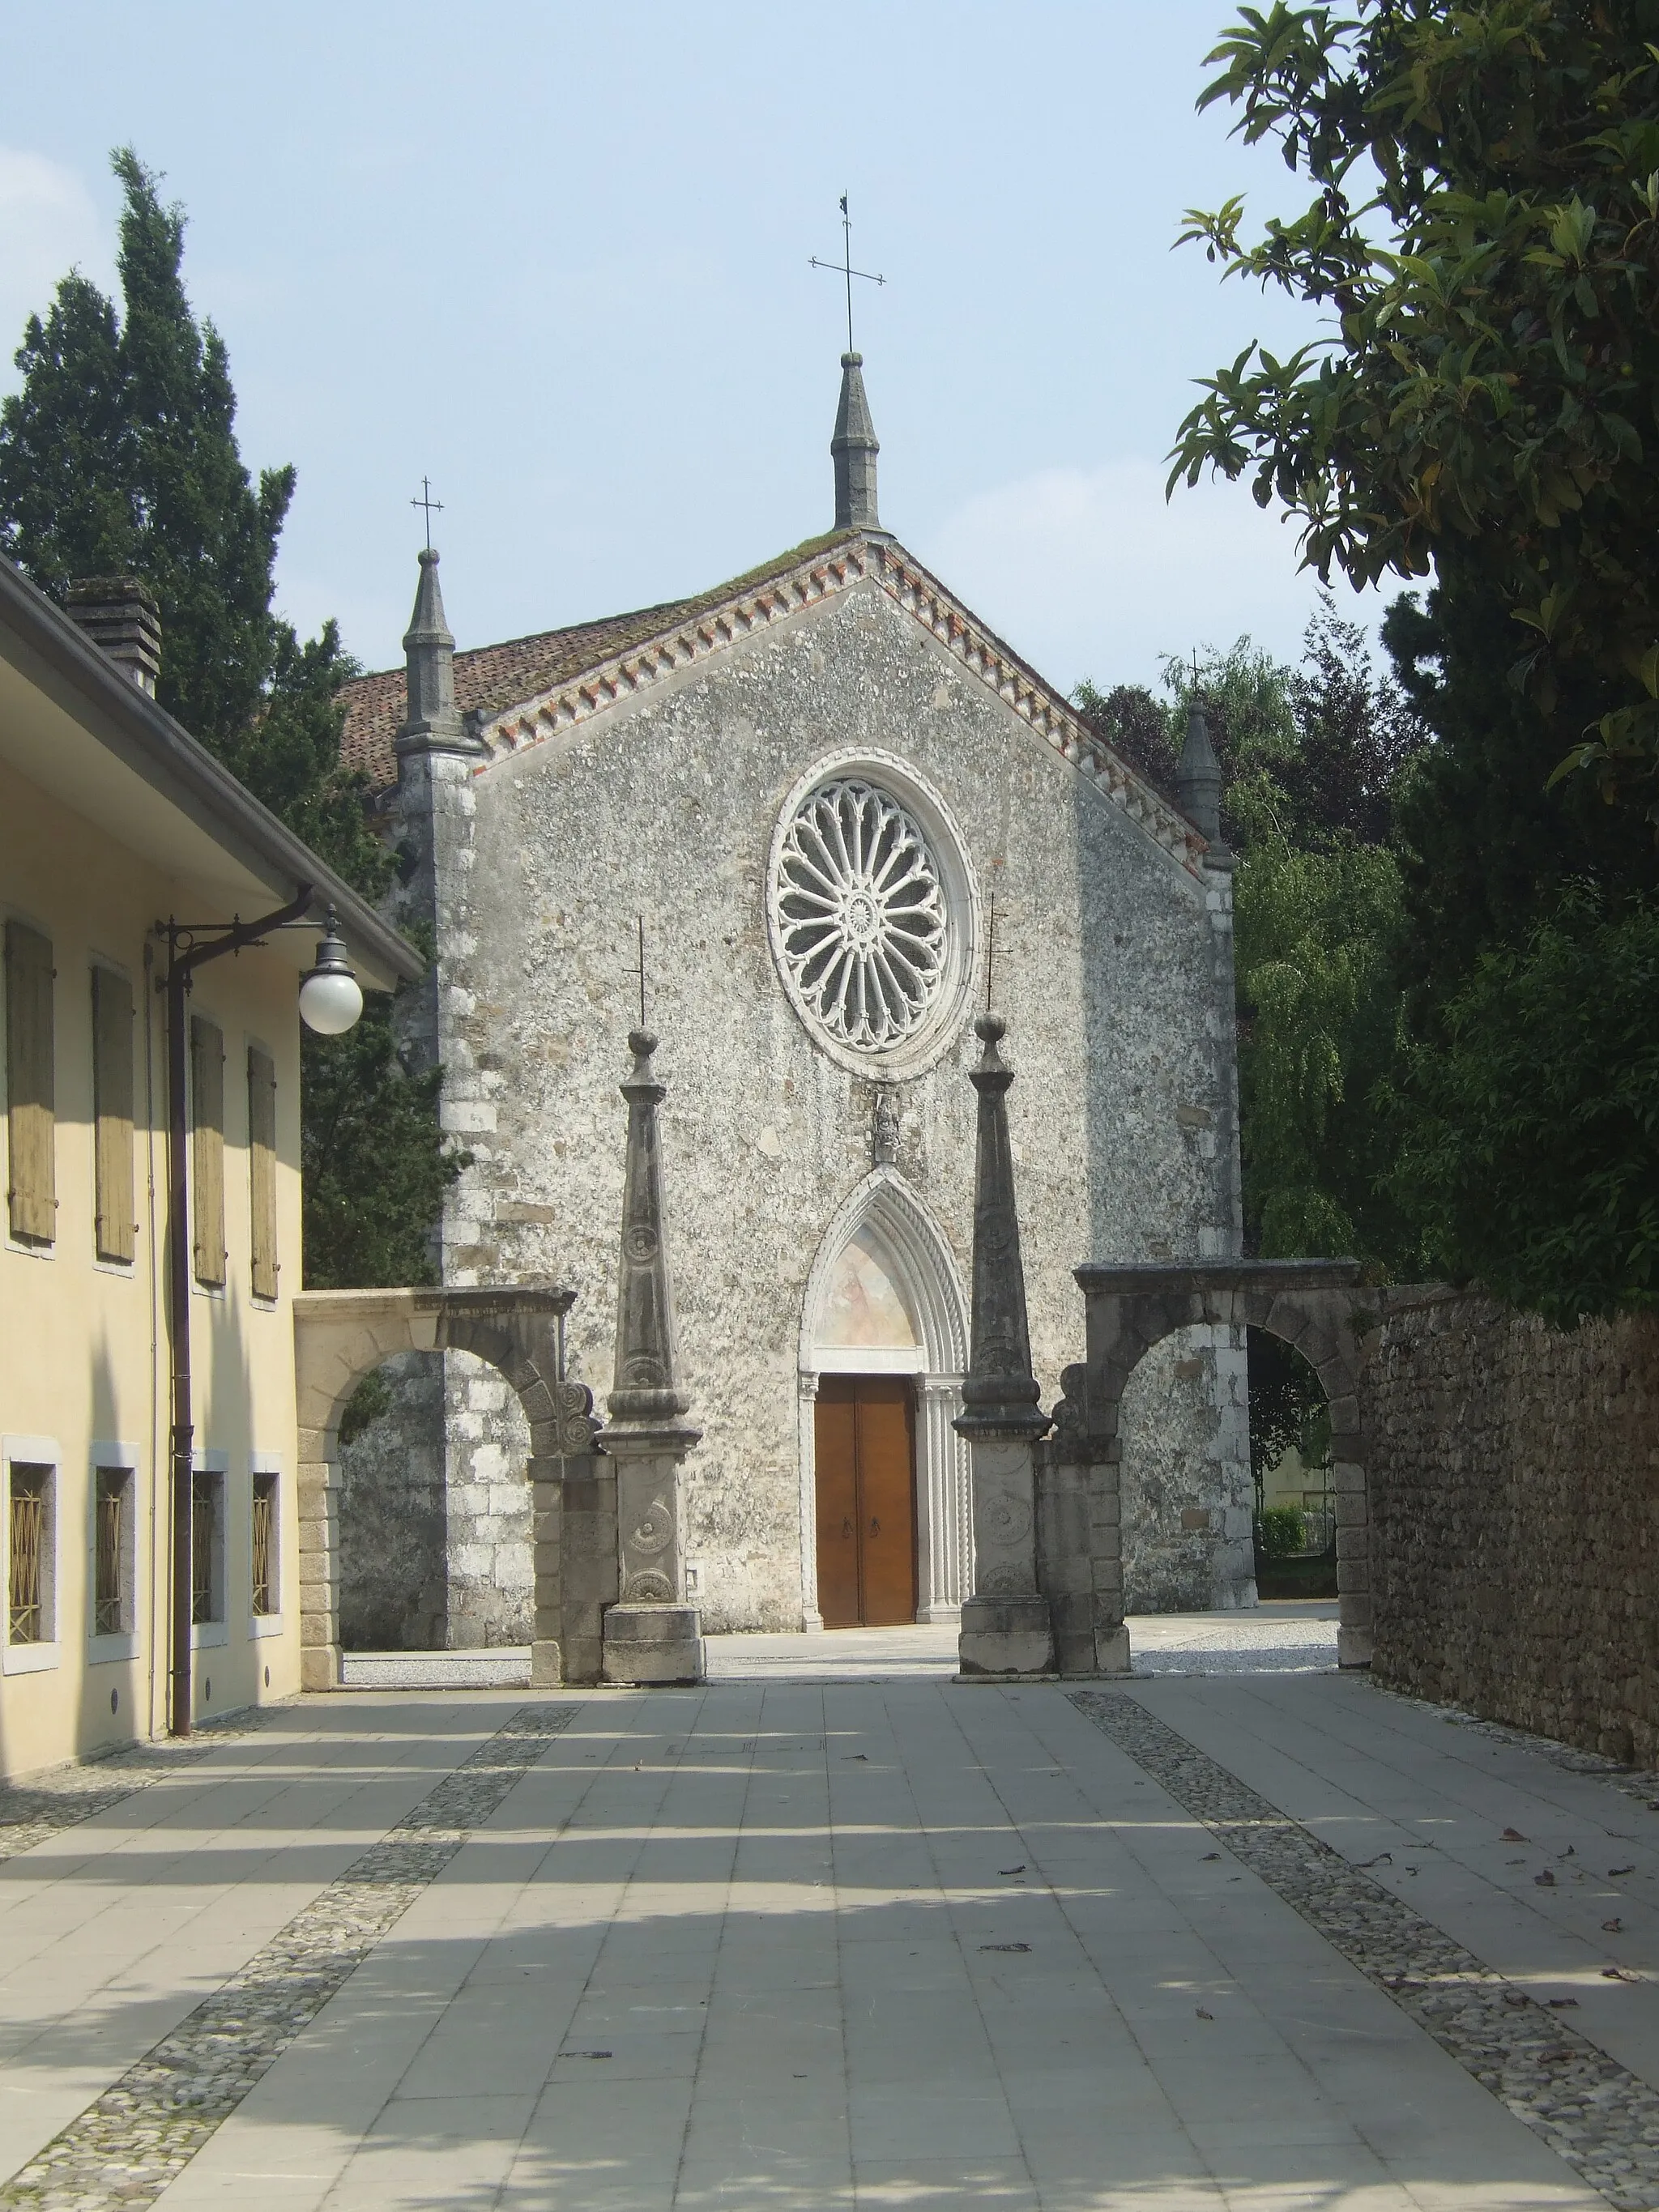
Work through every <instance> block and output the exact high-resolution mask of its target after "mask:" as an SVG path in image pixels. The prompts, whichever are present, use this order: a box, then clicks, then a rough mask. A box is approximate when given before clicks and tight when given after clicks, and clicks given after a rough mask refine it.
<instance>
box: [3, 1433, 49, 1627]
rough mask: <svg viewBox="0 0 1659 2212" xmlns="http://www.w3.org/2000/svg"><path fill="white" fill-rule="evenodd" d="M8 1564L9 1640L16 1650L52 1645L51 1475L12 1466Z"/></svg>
mask: <svg viewBox="0 0 1659 2212" xmlns="http://www.w3.org/2000/svg"><path fill="white" fill-rule="evenodd" d="M6 1511H7V1522H8V1526H7V1543H8V1556H9V1577H8V1584H9V1586H8V1589H7V1591H6V1634H7V1638H8V1639H9V1642H11V1643H13V1644H49V1643H50V1642H51V1641H52V1620H51V1609H52V1469H51V1468H49V1467H25V1466H22V1465H20V1464H19V1463H17V1462H13V1465H12V1469H11V1481H10V1486H9V1497H8V1498H7V1500H6Z"/></svg>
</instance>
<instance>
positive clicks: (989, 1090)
mask: <svg viewBox="0 0 1659 2212" xmlns="http://www.w3.org/2000/svg"><path fill="white" fill-rule="evenodd" d="M1006 1026H1007V1025H1006V1023H1004V1022H1003V1020H1002V1019H1001V1018H1000V1016H998V1015H996V1014H991V1013H987V1014H982V1015H981V1017H980V1018H979V1020H978V1021H976V1022H975V1024H974V1030H975V1034H976V1035H977V1036H978V1037H979V1038H980V1039H981V1042H982V1043H983V1045H984V1048H985V1049H984V1052H983V1054H981V1059H980V1063H979V1066H977V1067H976V1068H974V1069H973V1070H971V1071H970V1073H969V1078H968V1079H969V1082H970V1083H971V1084H972V1085H973V1086H974V1088H975V1091H978V1093H979V1144H978V1155H977V1159H976V1162H975V1186H974V1303H973V1346H972V1351H971V1353H970V1356H969V1370H968V1375H967V1378H966V1380H965V1381H964V1382H963V1386H962V1402H963V1412H962V1413H961V1414H960V1415H959V1416H958V1417H957V1424H956V1425H957V1433H958V1434H959V1435H961V1436H963V1437H966V1438H967V1440H968V1448H969V1460H970V1462H971V1466H972V1470H973V1501H974V1594H973V1595H972V1597H970V1598H969V1599H968V1601H966V1603H965V1604H964V1605H963V1608H962V1637H961V1641H960V1644H959V1646H958V1649H959V1650H960V1654H961V1668H962V1672H963V1675H964V1676H974V1675H991V1676H1006V1675H1031V1674H1053V1673H1054V1626H1053V1623H1052V1621H1051V1620H1050V1618H1049V1613H1048V1599H1047V1598H1046V1597H1044V1596H1043V1595H1042V1592H1041V1591H1040V1589H1038V1587H1037V1530H1036V1455H1035V1451H1034V1447H1035V1445H1036V1442H1037V1440H1038V1438H1039V1437H1042V1436H1045V1435H1046V1434H1047V1433H1048V1428H1049V1421H1048V1415H1047V1414H1046V1413H1042V1412H1041V1411H1040V1410H1039V1409H1038V1406H1037V1383H1036V1376H1034V1375H1033V1374H1032V1372H1031V1340H1030V1328H1029V1327H1028V1325H1027V1322H1026V1318H1025V1270H1024V1264H1023V1262H1022V1261H1021V1258H1020V1249H1019V1215H1018V1211H1017V1209H1016V1206H1015V1202H1014V1159H1013V1151H1012V1146H1010V1144H1009V1140H1008V1103H1007V1101H1008V1091H1009V1086H1010V1085H1012V1082H1013V1079H1014V1075H1013V1070H1012V1068H1011V1067H1009V1066H1007V1064H1006V1062H1005V1060H1003V1058H1002V1055H1001V1054H1000V1052H999V1051H998V1049H997V1047H998V1044H999V1043H1000V1041H1001V1039H1002V1036H1003V1035H1004V1033H1005V1031H1006Z"/></svg>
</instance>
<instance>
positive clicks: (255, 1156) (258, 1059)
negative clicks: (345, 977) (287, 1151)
mask: <svg viewBox="0 0 1659 2212" xmlns="http://www.w3.org/2000/svg"><path fill="white" fill-rule="evenodd" d="M247 1152H248V1176H249V1181H250V1184H251V1195H252V1231H253V1235H252V1280H253V1295H254V1297H256V1298H274V1297H276V1062H275V1061H274V1060H272V1059H271V1057H270V1054H269V1053H268V1052H261V1051H260V1050H259V1048H258V1046H257V1045H250V1046H249V1047H248V1053H247Z"/></svg>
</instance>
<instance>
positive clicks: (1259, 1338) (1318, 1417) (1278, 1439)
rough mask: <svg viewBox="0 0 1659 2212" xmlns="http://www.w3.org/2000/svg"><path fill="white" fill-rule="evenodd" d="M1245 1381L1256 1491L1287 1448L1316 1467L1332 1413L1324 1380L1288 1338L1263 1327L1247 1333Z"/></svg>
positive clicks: (1327, 1446)
mask: <svg viewBox="0 0 1659 2212" xmlns="http://www.w3.org/2000/svg"><path fill="white" fill-rule="evenodd" d="M1246 1345H1247V1347H1248V1349H1247V1352H1246V1357H1247V1358H1248V1359H1249V1383H1250V1474H1251V1476H1252V1477H1253V1479H1254V1480H1255V1493H1256V1496H1257V1497H1258V1498H1260V1497H1261V1486H1262V1484H1263V1483H1264V1482H1265V1481H1266V1480H1267V1477H1268V1476H1269V1475H1270V1474H1272V1473H1273V1469H1274V1468H1276V1467H1277V1466H1278V1465H1279V1462H1280V1460H1282V1459H1283V1458H1284V1456H1285V1453H1286V1452H1287V1451H1296V1452H1299V1453H1300V1454H1301V1455H1302V1462H1303V1464H1304V1467H1320V1466H1322V1465H1323V1464H1324V1462H1325V1460H1326V1458H1327V1456H1328V1454H1329V1451H1330V1445H1331V1416H1330V1408H1329V1407H1328V1405H1327V1404H1326V1402H1325V1391H1324V1386H1323V1385H1322V1383H1321V1382H1320V1380H1319V1377H1318V1376H1317V1375H1316V1374H1315V1372H1314V1370H1313V1369H1312V1368H1311V1367H1310V1365H1309V1364H1308V1362H1307V1361H1306V1360H1305V1359H1304V1358H1303V1356H1302V1354H1301V1353H1300V1352H1298V1351H1297V1348H1296V1346H1294V1345H1293V1344H1287V1343H1286V1342H1285V1340H1284V1338H1283V1337H1282V1336H1274V1335H1273V1334H1270V1332H1269V1331H1267V1329H1265V1328H1253V1329H1251V1330H1250V1331H1249V1334H1248V1336H1247V1338H1246Z"/></svg>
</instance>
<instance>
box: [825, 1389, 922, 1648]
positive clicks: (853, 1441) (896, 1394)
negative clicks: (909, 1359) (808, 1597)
mask: <svg viewBox="0 0 1659 2212" xmlns="http://www.w3.org/2000/svg"><path fill="white" fill-rule="evenodd" d="M816 1466H817V1509H818V1512H817V1518H818V1610H819V1612H820V1613H822V1614H823V1625H824V1626H825V1627H826V1628H890V1627H895V1626H897V1625H898V1623H899V1622H901V1621H907V1620H915V1617H916V1478H915V1467H916V1441H915V1399H914V1397H913V1395H912V1393H911V1388H910V1383H909V1380H908V1377H907V1376H902V1375H825V1376H822V1377H821V1378H820V1380H819V1383H818V1398H817V1439H816Z"/></svg>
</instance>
